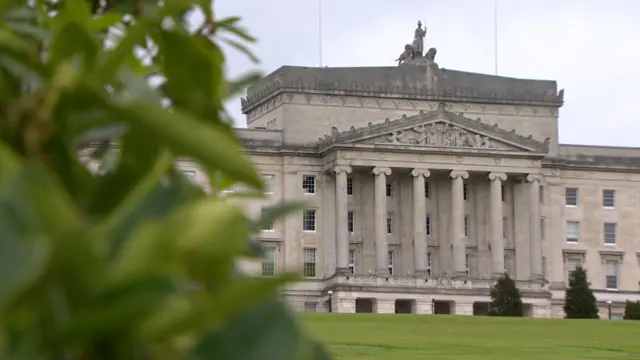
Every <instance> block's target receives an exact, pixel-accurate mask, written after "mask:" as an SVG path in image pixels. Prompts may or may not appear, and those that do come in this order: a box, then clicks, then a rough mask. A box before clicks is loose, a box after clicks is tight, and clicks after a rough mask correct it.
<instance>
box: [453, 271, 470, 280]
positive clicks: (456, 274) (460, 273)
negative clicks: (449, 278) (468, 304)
mask: <svg viewBox="0 0 640 360" xmlns="http://www.w3.org/2000/svg"><path fill="white" fill-rule="evenodd" d="M453 277H454V278H456V279H467V278H469V275H467V272H466V271H456V272H454V273H453Z"/></svg>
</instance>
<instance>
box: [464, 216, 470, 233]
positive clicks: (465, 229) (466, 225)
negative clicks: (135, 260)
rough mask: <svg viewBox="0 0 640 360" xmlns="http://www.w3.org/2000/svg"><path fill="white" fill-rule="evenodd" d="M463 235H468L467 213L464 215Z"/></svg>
mask: <svg viewBox="0 0 640 360" xmlns="http://www.w3.org/2000/svg"><path fill="white" fill-rule="evenodd" d="M464 236H469V215H465V216H464Z"/></svg>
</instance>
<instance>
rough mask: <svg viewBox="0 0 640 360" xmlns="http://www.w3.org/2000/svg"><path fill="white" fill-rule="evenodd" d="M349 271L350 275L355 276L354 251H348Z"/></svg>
mask: <svg viewBox="0 0 640 360" xmlns="http://www.w3.org/2000/svg"><path fill="white" fill-rule="evenodd" d="M349 271H350V272H351V275H355V274H356V251H355V250H354V249H351V250H349Z"/></svg>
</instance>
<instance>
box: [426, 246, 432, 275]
mask: <svg viewBox="0 0 640 360" xmlns="http://www.w3.org/2000/svg"><path fill="white" fill-rule="evenodd" d="M427 276H431V253H430V252H428V253H427Z"/></svg>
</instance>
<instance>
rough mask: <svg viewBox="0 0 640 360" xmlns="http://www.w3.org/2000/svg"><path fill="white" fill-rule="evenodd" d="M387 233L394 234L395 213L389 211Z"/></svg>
mask: <svg viewBox="0 0 640 360" xmlns="http://www.w3.org/2000/svg"><path fill="white" fill-rule="evenodd" d="M387 234H393V214H392V213H387Z"/></svg>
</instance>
